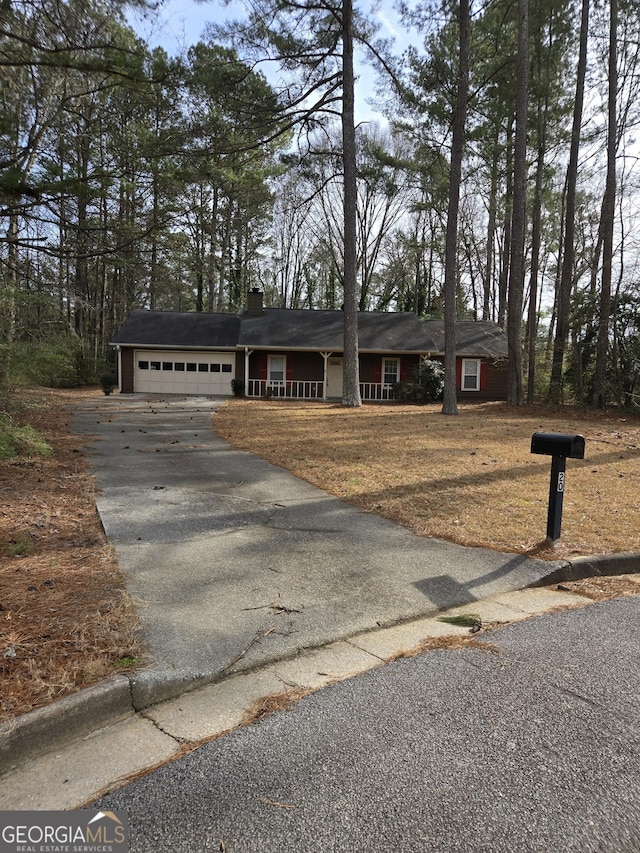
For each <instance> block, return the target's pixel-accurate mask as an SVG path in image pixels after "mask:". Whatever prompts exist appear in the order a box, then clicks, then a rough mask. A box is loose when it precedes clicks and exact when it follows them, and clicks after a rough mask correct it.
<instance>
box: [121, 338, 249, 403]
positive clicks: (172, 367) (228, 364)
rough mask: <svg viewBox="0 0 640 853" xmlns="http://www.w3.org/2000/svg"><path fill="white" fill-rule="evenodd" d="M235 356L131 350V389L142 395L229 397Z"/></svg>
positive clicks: (176, 351) (227, 353) (212, 353)
mask: <svg viewBox="0 0 640 853" xmlns="http://www.w3.org/2000/svg"><path fill="white" fill-rule="evenodd" d="M235 363H236V357H235V353H232V352H194V351H193V350H191V351H188V350H185V351H180V350H175V351H174V350H167V351H158V350H142V349H140V350H135V352H134V363H133V383H134V385H133V387H134V389H135V391H137V392H141V393H146V394H185V395H187V394H196V395H199V394H203V395H222V396H230V395H231V380H232V379H233V377H234V375H235Z"/></svg>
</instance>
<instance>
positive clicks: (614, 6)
mask: <svg viewBox="0 0 640 853" xmlns="http://www.w3.org/2000/svg"><path fill="white" fill-rule="evenodd" d="M609 9H610V16H611V17H610V26H609V127H608V132H607V180H606V185H605V192H604V204H603V206H602V226H603V227H602V231H603V240H602V285H601V288H600V316H599V322H598V349H597V353H596V369H595V376H594V383H593V405H594V407H595V408H598V409H602V408H604V406H605V405H606V403H607V381H606V371H607V354H608V350H609V322H610V318H609V314H610V312H611V269H612V265H613V219H614V214H615V203H616V132H617V91H618V0H610V5H609Z"/></svg>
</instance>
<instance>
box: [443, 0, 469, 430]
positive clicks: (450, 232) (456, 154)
mask: <svg viewBox="0 0 640 853" xmlns="http://www.w3.org/2000/svg"><path fill="white" fill-rule="evenodd" d="M459 15H460V20H459V57H458V64H459V67H458V92H457V95H456V111H455V116H454V122H453V140H452V146H451V167H450V170H449V206H448V210H447V232H446V244H445V262H444V294H443V295H444V398H443V403H442V414H443V415H457V414H458V403H457V399H456V279H457V266H458V265H457V250H458V208H459V203H460V182H461V179H462V158H463V155H464V136H465V126H466V121H467V97H468V91H469V30H470V22H469V0H460V7H459Z"/></svg>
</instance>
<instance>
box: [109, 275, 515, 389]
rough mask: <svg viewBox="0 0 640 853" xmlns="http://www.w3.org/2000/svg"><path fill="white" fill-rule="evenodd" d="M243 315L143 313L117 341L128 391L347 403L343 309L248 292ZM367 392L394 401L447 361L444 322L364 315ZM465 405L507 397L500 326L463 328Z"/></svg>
mask: <svg viewBox="0 0 640 853" xmlns="http://www.w3.org/2000/svg"><path fill="white" fill-rule="evenodd" d="M248 297H249V298H248V303H247V309H246V310H245V311H244V312H243V313H242V314H241V315H240V316H238V315H236V314H208V313H193V312H190V313H178V312H169V311H148V310H135V311H132V312H131V314H130V315H129V317H128V318H127V319H126V320H125V322H124V323H123V325H122V326H121V328H120V329H119V331H118V333H117V334H116V336H115V337H114V339H113V341H112V342H111V343H112V345H113V346H115V347H116V348H117V353H118V376H119V387H120V391H121V393H125V394H130V393H136V392H144V393H158V394H183V395H190V394H192V395H199V396H200V395H226V396H229V395H231V394H232V387H231V380H233V379H236V380H239V381H241V382H242V383H243V385H244V393H245V394H246V396H248V397H264V396H265V395H268V396H272V397H282V398H288V399H311V400H337V399H340V398H341V397H342V369H343V322H344V315H343V313H342V311H315V310H295V309H287V308H264V307H263V302H262V293H260V292H259V291H257V290H255V289H254V290H253V291H251V292H250V293H249V294H248ZM358 342H359V354H360V393H361V396H362V399H363V400H392V399H394V391H393V386H394V384H395V383H396V382H402V381H404V380H406V379H407V378H408V377H409V375H410V373H411V369H412V368H413V367H414V365H416V364H418V363H419V362H420V361H421V360H426V359H436V360H443V359H444V323H443V321H442V320H421V319H419V318H418V317H416V316H415V314H411V313H383V312H362V313H360V314H359V315H358ZM456 352H457V387H458V398H459V399H461V400H464V399H467V400H471V399H474V400H503V399H505V398H506V388H507V371H506V357H507V341H506V335H505V333H504V331H503V330H502V329H501V328H500V327H499V326H497V325H496V324H495V323H487V322H473V321H461V322H458V323H457V324H456Z"/></svg>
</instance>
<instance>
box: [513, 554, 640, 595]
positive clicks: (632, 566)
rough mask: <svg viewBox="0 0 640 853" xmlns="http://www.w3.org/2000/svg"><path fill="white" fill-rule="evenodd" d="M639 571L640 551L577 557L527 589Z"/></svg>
mask: <svg viewBox="0 0 640 853" xmlns="http://www.w3.org/2000/svg"><path fill="white" fill-rule="evenodd" d="M638 572H640V552H630V553H628V554H606V555H604V556H598V557H576V558H575V559H574V560H567V562H566V563H564V564H563V565H562V566H561V567H560V568H559V569H556V571H554V572H551V573H550V574H548V575H546V576H545V577H544V578H541V579H540V580H537V581H534V582H533V583H532V584H529V586H528V587H527V589H535V588H536V587H540V586H550V585H551V584H554V583H564V582H566V581H580V580H584V579H585V578H596V577H610V576H612V575H633V574H637V573H638Z"/></svg>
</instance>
